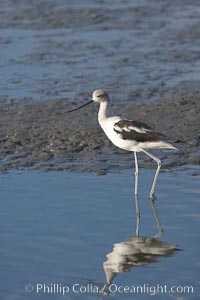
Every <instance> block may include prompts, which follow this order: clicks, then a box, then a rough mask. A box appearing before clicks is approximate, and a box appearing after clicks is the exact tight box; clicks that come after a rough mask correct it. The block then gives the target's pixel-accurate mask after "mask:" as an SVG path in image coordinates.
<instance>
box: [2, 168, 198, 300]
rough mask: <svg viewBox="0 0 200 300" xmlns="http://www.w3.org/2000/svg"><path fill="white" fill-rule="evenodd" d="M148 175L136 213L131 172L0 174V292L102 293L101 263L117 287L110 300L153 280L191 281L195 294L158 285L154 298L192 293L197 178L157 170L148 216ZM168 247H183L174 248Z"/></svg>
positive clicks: (148, 173)
mask: <svg viewBox="0 0 200 300" xmlns="http://www.w3.org/2000/svg"><path fill="white" fill-rule="evenodd" d="M152 175H153V170H142V171H141V176H140V192H139V199H138V200H139V206H140V215H141V216H140V220H139V219H137V218H136V216H135V199H134V197H133V171H123V172H120V173H110V174H108V175H106V176H97V175H94V174H86V173H70V172H69V173H68V172H48V173H41V172H36V171H23V172H12V173H10V174H4V175H2V174H1V175H0V191H1V197H0V207H1V209H0V244H1V247H0V260H1V262H0V265H1V268H0V278H1V279H0V285H1V289H0V298H1V299H2V300H4V299H11V300H12V299H15V300H18V299H49V298H50V299H103V298H105V297H106V296H105V295H102V294H98V293H97V292H96V291H95V288H98V289H99V290H100V289H101V288H102V287H103V286H104V285H105V283H106V277H105V273H104V268H103V263H104V267H105V270H106V271H107V276H108V277H110V279H112V285H111V286H110V287H111V292H112V291H114V289H115V288H116V287H118V288H119V291H117V292H116V293H112V294H113V295H112V299H122V297H123V298H124V297H126V299H132V298H133V297H136V298H137V299H147V298H148V297H149V294H148V295H147V294H145V293H144V291H143V293H142V292H139V293H138V294H133V292H132V293H131V292H123V293H121V292H120V291H121V289H122V287H126V286H128V287H131V286H133V285H134V286H143V287H144V285H145V286H146V290H147V289H148V288H149V289H150V287H151V290H150V291H149V293H150V292H151V294H153V292H154V290H153V287H155V286H156V287H157V286H158V285H159V286H162V287H163V286H165V285H166V286H167V289H169V288H170V287H172V286H179V289H180V288H182V287H183V286H192V288H193V293H192V292H191V291H190V293H189V294H188V293H187V292H186V293H181V294H178V293H176V294H173V293H171V294H170V293H164V292H163V293H161V292H160V294H156V295H155V296H154V298H156V299H198V295H199V292H200V286H199V285H200V282H199V251H198V249H199V223H200V214H199V201H200V198H199V192H200V188H199V177H198V176H190V175H188V173H185V172H184V171H182V172H180V171H177V172H176V173H169V172H162V173H161V174H160V178H159V182H158V186H157V195H158V199H157V201H156V202H155V204H156V206H155V208H154V213H155V214H156V211H157V213H158V215H157V222H158V223H156V219H155V216H154V213H153V210H152V207H151V203H150V201H149V199H148V191H149V189H150V183H151V180H152ZM136 221H140V228H138V227H136ZM159 222H160V225H159ZM161 228H162V230H163V231H164V234H163V235H161V234H160V236H158V237H157V240H159V241H160V243H158V242H156V239H154V238H153V237H154V236H155V235H157V234H158V235H159V233H161ZM136 229H139V236H140V237H137V238H135V236H136ZM130 237H131V238H132V239H129V238H130ZM144 237H146V238H148V239H145V238H144ZM128 240H129V242H128V243H123V242H127V241H128ZM117 243H120V244H118V245H116V246H115V248H114V252H113V245H114V244H117ZM174 244H177V245H178V246H177V247H178V249H179V250H181V251H175V250H174V249H175V246H174ZM170 247H171V248H170ZM108 253H111V254H110V255H108V257H109V259H107V258H106V255H107V254H108ZM105 262H106V263H105ZM128 270H129V271H128ZM124 271H128V272H124ZM114 275H116V276H115V277H114ZM113 277H114V278H113ZM44 284H46V293H44ZM53 284H54V290H53ZM55 284H57V290H56V288H55ZM75 284H77V285H76V286H75ZM47 286H48V287H47ZM73 286H74V289H75V290H74V291H73ZM152 286H153V287H152ZM180 286H181V287H180ZM58 287H59V288H58ZM63 287H65V290H64V291H65V292H66V293H65V295H62V288H63ZM37 288H38V292H37ZM48 288H49V293H48ZM50 288H51V289H50ZM67 288H68V289H69V290H68V291H67ZM80 289H81V290H80ZM85 289H86V290H85ZM91 289H93V290H91ZM160 289H161V287H160ZM105 290H106V289H105ZM107 290H109V289H107Z"/></svg>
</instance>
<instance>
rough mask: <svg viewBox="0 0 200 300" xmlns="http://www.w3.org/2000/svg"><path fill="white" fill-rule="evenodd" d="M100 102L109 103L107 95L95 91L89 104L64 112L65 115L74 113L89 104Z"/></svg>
mask: <svg viewBox="0 0 200 300" xmlns="http://www.w3.org/2000/svg"><path fill="white" fill-rule="evenodd" d="M102 102H107V103H109V102H110V97H109V95H108V93H107V92H106V91H105V90H96V91H94V92H93V93H92V100H90V101H89V102H87V103H85V104H83V105H81V106H79V107H77V108H74V109H71V110H68V111H66V113H70V112H72V111H75V110H78V109H80V108H82V107H84V106H86V105H89V104H91V103H99V104H100V103H102Z"/></svg>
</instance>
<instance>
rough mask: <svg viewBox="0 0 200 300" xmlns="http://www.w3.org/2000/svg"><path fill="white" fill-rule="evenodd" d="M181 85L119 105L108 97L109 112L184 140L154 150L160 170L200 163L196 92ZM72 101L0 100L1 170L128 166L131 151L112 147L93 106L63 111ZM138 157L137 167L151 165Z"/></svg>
mask: <svg viewBox="0 0 200 300" xmlns="http://www.w3.org/2000/svg"><path fill="white" fill-rule="evenodd" d="M184 86H186V87H187V86H188V85H187V84H186V83H184V84H182V85H181V87H180V85H178V86H177V87H176V88H174V90H173V95H174V96H173V97H169V98H165V99H160V100H156V101H154V102H152V103H144V102H143V103H130V101H128V100H129V99H125V100H127V101H125V103H126V104H125V105H122V104H118V103H117V102H114V99H113V101H112V107H111V109H110V110H111V112H112V113H113V114H116V112H117V111H120V112H121V114H122V115H123V116H126V117H127V118H132V119H136V120H140V121H144V122H146V123H148V124H150V125H152V126H153V127H155V128H156V129H157V130H159V131H160V132H162V133H164V134H166V135H167V136H169V137H171V138H172V139H174V140H184V141H185V143H178V144H177V145H176V146H177V147H178V149H179V150H178V151H158V153H157V155H158V156H159V157H160V158H161V160H162V161H163V168H164V169H165V168H172V167H177V166H181V165H187V164H188V165H191V164H196V165H199V164H200V133H199V128H200V119H199V113H200V91H197V90H196V91H194V90H193V91H192V90H190V91H189V92H187V91H186V88H185V93H184ZM191 86H192V85H191ZM180 91H181V93H180ZM171 92H172V91H171ZM167 94H169V93H167ZM88 97H89V94H88ZM76 105H77V103H75V102H71V103H70V102H68V101H66V100H64V99H60V100H57V101H52V102H45V103H38V102H29V101H5V102H4V103H2V104H1V109H0V143H1V154H0V159H1V170H2V171H5V170H7V169H10V168H15V169H19V168H20V169H21V168H23V169H27V168H31V169H32V168H33V169H41V170H70V171H72V170H76V171H77V170H78V171H89V172H96V173H98V174H105V173H106V172H107V171H109V170H120V169H124V168H131V167H133V163H134V162H133V155H132V153H128V152H126V151H123V150H120V149H117V148H116V147H115V146H113V145H112V144H111V143H110V142H109V141H108V140H107V138H106V136H105V135H104V133H103V132H102V130H101V128H100V127H99V125H98V122H97V111H98V107H96V106H95V105H91V106H90V107H87V108H84V109H83V110H80V111H76V112H74V113H73V114H65V112H66V111H67V110H68V109H70V108H72V107H73V108H74V107H75V106H76ZM112 113H111V114H112ZM139 157H140V158H141V161H140V164H141V166H143V167H153V166H154V164H153V163H152V161H151V160H149V159H148V158H146V157H143V155H140V156H139Z"/></svg>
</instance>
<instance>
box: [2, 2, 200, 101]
mask: <svg viewBox="0 0 200 300" xmlns="http://www.w3.org/2000/svg"><path fill="white" fill-rule="evenodd" d="M114 2H115V3H112V4H111V3H110V2H109V1H97V0H96V1H93V0H92V1H91V0H89V1H84V2H83V1H65V0H61V1H47V0H43V2H42V5H41V4H40V2H37V1H28V2H27V1H25V2H24V1H23V2H22V1H8V0H7V1H1V2H0V10H1V20H0V46H1V47H0V57H1V62H0V68H1V73H3V77H2V79H1V82H0V90H1V95H2V97H3V98H5V99H13V98H14V99H24V98H25V99H37V100H40V101H42V100H55V99H59V98H62V97H65V99H70V100H77V99H82V98H83V96H87V97H88V95H90V94H91V92H92V91H93V90H94V89H97V88H102V87H103V88H106V89H108V90H109V91H110V92H112V94H114V96H115V98H117V99H118V100H119V99H121V98H122V95H123V99H131V100H134V99H137V97H138V98H139V99H141V98H142V99H144V100H149V99H150V98H151V99H154V98H156V97H157V96H159V95H160V94H162V93H163V91H164V90H165V88H167V87H169V86H170V87H171V86H174V85H176V84H178V83H179V82H181V81H185V80H186V81H187V80H190V81H191V80H195V79H197V80H198V79H199V65H200V59H199V30H198V28H199V3H198V1H186V0H185V1H169V0H168V1H164V2H163V1H147V0H142V1H141V0H140V1H139V0H137V1H136V0H135V1H130V0H128V1H123V0H116V1H114ZM88 83H90V86H88Z"/></svg>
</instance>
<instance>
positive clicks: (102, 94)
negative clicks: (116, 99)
mask: <svg viewBox="0 0 200 300" xmlns="http://www.w3.org/2000/svg"><path fill="white" fill-rule="evenodd" d="M92 100H93V101H94V102H95V103H101V102H110V97H109V95H108V93H107V92H106V91H105V90H96V91H94V92H93V93H92Z"/></svg>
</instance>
